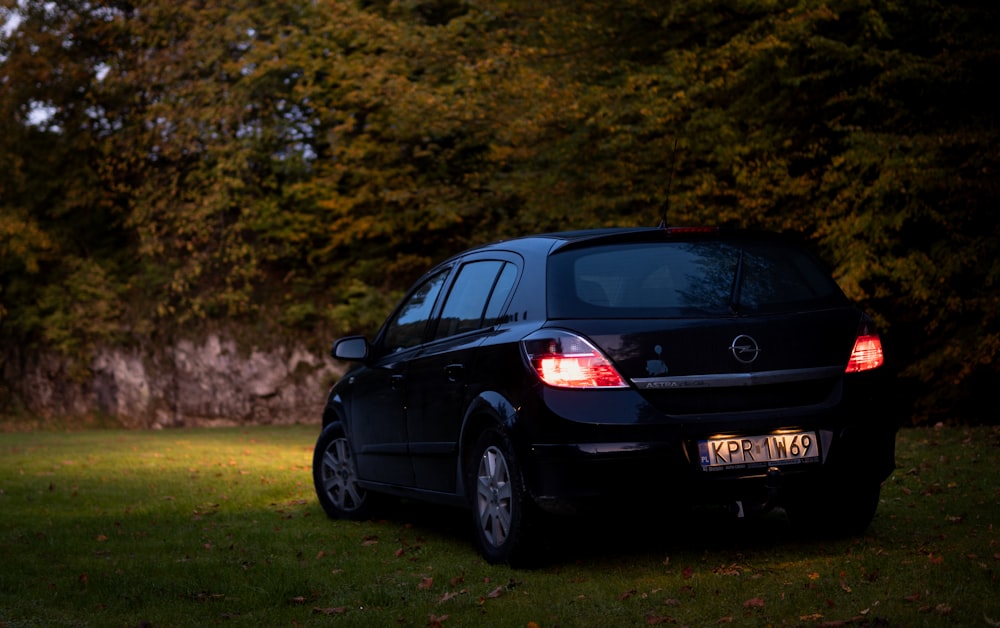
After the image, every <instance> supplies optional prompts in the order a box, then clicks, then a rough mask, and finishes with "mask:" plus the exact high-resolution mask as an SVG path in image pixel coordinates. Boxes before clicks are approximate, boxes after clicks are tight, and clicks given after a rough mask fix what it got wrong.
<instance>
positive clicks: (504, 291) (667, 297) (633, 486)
mask: <svg viewBox="0 0 1000 628" xmlns="http://www.w3.org/2000/svg"><path fill="white" fill-rule="evenodd" d="M333 355H334V357H336V358H338V359H340V360H347V361H352V362H354V363H355V364H354V366H353V367H352V368H351V369H350V370H349V371H348V372H347V373H346V374H345V375H344V376H343V377H342V378H341V379H340V381H338V382H337V383H336V384H335V385H334V386H333V388H332V389H331V391H330V394H329V398H328V400H327V403H326V407H325V409H324V412H323V431H322V433H321V435H320V437H319V439H318V441H317V443H316V449H315V454H314V460H313V477H314V481H315V485H316V491H317V494H318V495H319V501H320V503H321V504H322V506H323V508H324V509H325V511H326V512H327V514H329V515H330V516H331V517H355V518H357V517H363V516H365V515H366V511H367V509H368V506H369V505H370V501H371V499H372V497H373V494H382V493H387V494H391V495H396V496H402V497H408V498H416V499H421V500H429V501H435V502H442V503H447V504H453V505H461V506H465V507H468V508H469V509H470V510H471V511H472V519H473V522H474V524H475V531H476V535H475V538H476V541H477V544H478V547H479V550H480V551H481V552H482V554H483V556H484V557H485V558H486V559H487V560H489V561H490V562H495V563H499V562H508V563H512V564H516V563H518V562H523V561H525V560H526V559H530V558H531V557H532V554H531V553H532V551H533V550H532V548H533V547H534V546H535V541H538V540H540V539H539V538H538V535H539V530H540V529H542V528H540V527H539V526H538V525H537V524H538V523H539V521H540V519H541V518H542V517H543V516H545V515H547V513H558V514H569V513H577V512H581V511H585V510H586V509H587V508H594V507H596V508H600V509H604V510H609V509H618V508H622V509H624V508H636V507H639V508H648V509H649V510H650V511H661V510H662V509H663V508H664V504H669V505H671V507H672V506H673V505H679V504H692V505H694V504H699V503H706V504H728V505H729V506H730V507H731V508H732V510H733V511H734V512H737V513H739V514H741V515H743V514H747V515H749V514H753V513H758V512H765V511H767V510H769V509H771V508H773V507H778V506H780V507H782V508H783V509H784V510H785V511H786V512H787V514H788V517H789V519H790V521H791V522H792V523H794V524H797V525H800V526H802V527H803V528H806V529H815V530H817V531H819V530H822V531H824V532H827V533H829V532H834V533H842V534H859V533H861V532H863V531H864V530H865V529H866V528H867V527H868V525H869V523H870V522H871V520H872V518H873V517H874V515H875V511H876V508H877V505H878V500H879V490H880V485H881V483H882V481H883V480H885V479H886V478H887V477H888V475H889V474H890V473H891V471H892V470H893V468H894V449H895V436H896V429H897V424H896V422H894V421H892V420H890V419H887V418H886V417H885V415H884V414H883V413H882V412H881V411H880V410H879V407H880V403H879V402H880V400H881V399H883V398H884V396H885V393H884V390H883V389H882V384H880V382H879V380H880V379H882V376H881V373H882V371H883V370H884V369H882V368H880V367H881V366H882V364H883V355H882V345H881V341H880V339H879V336H878V334H877V332H876V330H875V328H874V326H873V323H872V320H871V319H870V318H869V317H868V316H867V315H866V314H865V313H864V312H862V311H861V310H859V309H858V308H857V307H856V306H855V305H853V304H852V303H851V302H850V301H849V300H848V299H847V298H846V297H845V295H844V294H843V292H841V290H840V289H839V287H838V286H837V284H836V283H835V281H834V280H833V279H832V278H831V276H830V274H829V273H828V271H827V270H826V269H825V268H824V267H823V266H822V265H821V264H820V263H819V262H818V261H817V260H816V259H815V258H814V257H813V256H812V255H810V254H809V253H808V252H807V250H806V249H805V248H803V247H801V246H799V245H797V244H796V243H794V242H793V241H791V240H789V239H786V238H783V237H779V236H777V235H774V234H759V233H751V232H745V231H733V232H730V231H726V230H724V229H716V228H634V229H605V230H590V231H576V232H565V233H552V234H543V235H537V236H531V237H525V238H519V239H514V240H510V241H506V242H499V243H494V244H489V245H486V246H482V247H479V248H475V249H472V250H469V251H466V252H464V253H461V254H459V255H456V256H455V257H452V258H451V259H449V260H447V261H445V262H443V263H442V264H440V265H438V266H436V267H435V268H433V269H432V270H431V271H430V272H428V273H427V274H426V275H424V277H423V278H421V279H420V280H419V281H418V282H417V283H416V285H415V286H414V287H413V288H412V289H411V290H410V292H409V293H408V294H407V295H406V297H405V298H404V299H403V301H402V303H401V304H400V305H399V306H398V307H397V308H396V310H395V311H394V312H393V314H392V315H391V316H390V317H389V319H388V320H387V321H386V322H385V324H384V325H383V326H382V329H381V330H380V331H379V332H378V334H377V335H376V336H375V339H374V340H373V341H371V342H369V341H367V340H366V339H365V338H363V337H359V336H352V337H347V338H341V339H339V340H337V342H336V343H335V344H334V346H333ZM546 519H550V518H549V517H547V516H546Z"/></svg>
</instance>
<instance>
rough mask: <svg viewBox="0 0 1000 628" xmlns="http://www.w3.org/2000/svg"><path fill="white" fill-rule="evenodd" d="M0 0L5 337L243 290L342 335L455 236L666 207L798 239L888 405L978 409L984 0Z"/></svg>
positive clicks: (988, 357)
mask: <svg viewBox="0 0 1000 628" xmlns="http://www.w3.org/2000/svg"><path fill="white" fill-rule="evenodd" d="M4 6H5V8H0V22H2V21H5V20H6V19H9V18H11V17H12V16H15V15H16V16H17V18H18V21H17V23H16V25H14V26H12V27H10V28H9V29H8V30H4V31H0V85H2V89H0V335H3V337H4V339H5V341H10V342H16V343H18V344H23V343H27V342H46V343H49V344H54V345H55V346H56V347H57V348H59V349H61V350H63V351H66V352H75V353H77V354H79V356H80V357H81V358H85V357H86V356H85V355H84V354H85V353H86V351H87V350H88V348H89V347H93V346H94V344H93V343H94V342H95V341H100V340H108V339H112V338H115V337H127V336H129V335H130V334H134V333H135V330H136V329H138V328H140V327H143V326H146V327H148V326H149V325H154V326H156V327H158V328H164V327H167V328H182V327H186V326H192V325H204V324H208V323H211V322H213V321H218V320H233V319H254V318H257V317H261V316H264V315H265V312H271V311H274V310H275V309H277V310H279V311H281V314H280V315H279V316H277V317H276V318H275V320H277V321H281V322H282V323H283V324H286V325H288V326H291V327H294V328H295V329H299V330H303V331H308V330H309V329H317V330H319V329H324V330H325V329H331V328H332V329H336V330H338V332H339V331H342V332H344V333H348V332H357V331H365V332H369V333H370V332H371V331H372V330H373V329H374V327H375V326H376V325H377V321H378V320H379V319H380V317H381V316H382V315H383V314H384V313H385V312H386V311H387V310H388V308H389V307H390V302H391V300H392V297H393V295H395V294H398V291H400V290H402V289H403V288H405V287H406V286H407V285H408V283H409V282H410V281H411V280H412V279H414V278H415V277H416V276H417V275H419V274H420V272H422V271H423V270H424V269H425V268H426V267H427V265H429V264H430V263H432V262H434V261H437V260H440V259H442V258H444V257H445V256H447V255H449V254H451V253H454V252H456V251H458V250H460V249H462V248H464V247H466V246H468V245H470V244H473V243H478V242H482V241H488V240H493V239H497V238H503V237H511V236H515V235H519V234H524V233H528V232H535V231H542V230H551V229H563V228H577V227H589V226H601V225H637V224H648V225H654V224H657V223H658V222H659V221H660V219H661V217H663V215H664V213H663V211H662V209H661V207H662V206H663V204H664V203H665V202H667V201H669V205H668V207H667V211H666V219H667V221H668V222H670V223H672V224H680V223H722V224H736V225H742V226H747V227H761V228H767V229H776V230H780V231H792V232H796V233H799V234H801V235H803V236H805V237H806V238H808V239H811V240H813V241H814V243H815V244H816V246H817V248H818V249H819V250H820V251H821V252H822V253H823V255H824V256H825V257H826V258H827V259H828V261H829V262H830V263H831V265H832V266H833V267H834V269H835V272H836V275H837V277H838V279H839V280H840V281H841V284H842V285H843V287H844V289H845V290H846V291H847V292H848V293H849V294H850V295H851V296H853V297H855V298H857V299H860V300H861V301H863V302H864V303H865V305H866V306H867V307H868V308H869V309H870V310H871V311H872V312H873V313H874V314H875V315H876V317H877V318H878V320H879V321H880V323H881V325H882V328H883V331H884V332H885V338H886V341H887V345H888V348H889V350H890V351H889V358H890V368H894V369H895V370H896V371H897V372H899V373H900V374H901V375H902V377H903V378H904V380H905V381H907V382H910V383H912V384H913V389H914V390H919V392H920V394H919V401H920V404H919V405H918V407H917V411H918V412H917V415H916V416H917V417H918V420H922V419H926V418H932V417H935V416H938V415H939V414H940V415H946V414H947V413H949V412H960V413H961V414H962V416H964V417H967V418H973V419H979V420H982V419H986V420H991V419H990V418H989V417H983V416H981V415H975V414H970V412H974V407H975V405H976V403H975V399H976V398H977V397H978V395H980V394H981V393H982V392H983V391H985V390H988V389H989V388H990V387H991V386H994V385H996V384H997V383H1000V366H998V356H1000V334H998V332H997V329H998V328H1000V324H998V323H1000V321H998V320H997V312H998V311H1000V307H998V305H1000V303H998V296H997V295H998V290H997V280H998V275H1000V267H998V264H1000V262H998V261H997V260H998V255H997V253H998V252H1000V251H998V237H997V233H996V220H995V218H994V217H993V211H992V208H993V206H994V205H996V203H997V201H998V196H1000V190H998V187H1000V186H998V180H1000V179H998V178H997V176H996V172H997V170H998V166H1000V164H998V160H1000V148H998V146H1000V141H998V140H1000V137H998V135H1000V133H998V125H997V120H996V114H995V106H994V104H995V99H993V98H992V96H991V94H992V91H993V90H992V89H991V87H992V85H991V84H990V81H991V79H992V77H993V76H995V75H997V72H998V70H1000V68H998V65H1000V49H998V46H997V41H996V38H995V32H996V30H997V28H998V27H1000V19H998V18H1000V15H998V14H1000V9H998V8H996V7H993V6H992V5H991V4H989V3H982V2H974V1H969V2H957V3H950V4H948V5H947V6H942V5H940V4H938V3H935V2H930V1H929V0H918V1H916V2H909V3H898V2H871V1H869V0H838V1H836V2H832V3H831V2H825V3H824V2H818V1H813V0H802V1H797V2H792V1H762V0H712V1H710V2H704V1H700V0H699V1H694V0H681V1H678V2H670V3H663V2H652V1H647V0H636V1H630V2H620V1H611V0H587V1H585V2H570V1H569V0H554V1H553V2H548V3H543V4H539V3H537V2H525V1H524V0H496V1H492V2H487V3H485V4H484V3H467V2H461V1H457V0H412V1H409V0H408V1H406V2H381V1H376V2H355V1H352V0H318V1H315V2H312V1H310V2H290V3H289V2H275V1H274V0H241V1H240V2H236V3H228V4H226V5H225V6H223V5H219V6H215V5H212V6H207V5H205V4H204V3H201V2H191V1H182V2H165V1H164V0H143V1H141V2H138V3H116V2H112V3H99V4H94V3H89V2H84V1H82V0H68V1H66V2H60V3H56V4H52V3H48V2H41V1H35V0H29V1H22V2H17V3H7V4H5V5H4ZM43 112H44V113H45V114H46V115H39V114H40V113H43ZM84 268H89V269H91V270H89V271H83V270H81V269H84ZM93 269H101V270H100V272H99V273H98V275H99V277H100V279H99V281H98V288H96V289H95V290H96V291H95V292H94V293H92V294H89V295H84V296H85V301H87V303H89V304H90V305H88V306H87V307H77V306H75V305H74V304H73V302H72V299H74V298H75V296H74V294H73V292H72V291H71V290H68V289H67V287H66V286H67V284H66V281H67V278H69V277H71V276H73V275H74V274H76V273H80V272H87V273H91V272H96V271H93ZM101 295H105V296H101ZM105 297H106V298H108V299H125V300H126V304H125V307H123V308H121V311H120V312H117V313H115V312H116V309H115V306H114V305H113V304H111V303H109V304H106V305H99V303H98V301H100V300H101V299H103V298H105ZM88 299H89V300H88ZM88 308H89V309H88ZM79 317H92V318H94V319H95V320H97V321H99V323H93V324H92V323H91V322H89V321H83V320H75V319H77V318H79ZM116 327H117V328H116ZM76 336H79V337H78V338H77V337H76Z"/></svg>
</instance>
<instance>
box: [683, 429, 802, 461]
mask: <svg viewBox="0 0 1000 628" xmlns="http://www.w3.org/2000/svg"><path fill="white" fill-rule="evenodd" d="M698 456H699V458H700V462H701V468H702V469H703V470H705V471H723V470H727V469H752V468H755V467H773V466H780V465H786V464H806V463H809V462H818V461H819V439H817V438H816V433H815V432H791V433H788V434H767V435H765V436H740V437H735V438H711V439H708V440H703V441H698Z"/></svg>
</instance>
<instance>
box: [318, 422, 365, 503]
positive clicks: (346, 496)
mask: <svg viewBox="0 0 1000 628" xmlns="http://www.w3.org/2000/svg"><path fill="white" fill-rule="evenodd" d="M313 484H314V485H315V487H316V495H317V497H319V503H320V505H321V506H322V507H323V510H324V511H325V512H326V514H327V516H328V517H330V518H331V519H362V518H364V517H365V516H366V515H367V514H368V511H369V508H370V504H371V495H370V494H369V493H368V491H366V490H365V489H363V488H362V487H361V486H360V485H359V484H358V472H357V468H356V467H355V465H354V454H353V452H352V451H351V446H350V443H349V442H348V440H347V437H346V435H345V434H344V430H343V428H342V427H341V426H340V424H339V423H331V424H330V425H328V426H327V427H326V428H324V429H323V431H322V432H321V433H320V435H319V439H317V441H316V447H315V449H314V450H313Z"/></svg>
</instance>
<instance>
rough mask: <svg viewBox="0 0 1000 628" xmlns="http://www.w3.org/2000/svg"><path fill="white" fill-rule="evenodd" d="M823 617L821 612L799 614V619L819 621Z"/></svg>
mask: <svg viewBox="0 0 1000 628" xmlns="http://www.w3.org/2000/svg"><path fill="white" fill-rule="evenodd" d="M821 619H823V614H822V613H811V614H809V615H800V616H799V621H819V620H821Z"/></svg>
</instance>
